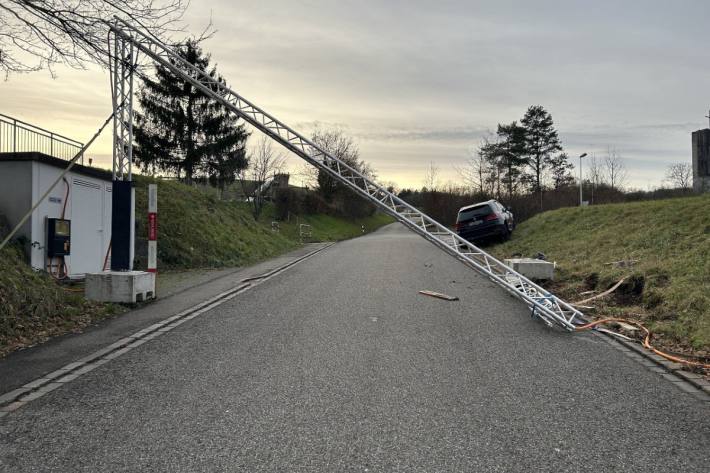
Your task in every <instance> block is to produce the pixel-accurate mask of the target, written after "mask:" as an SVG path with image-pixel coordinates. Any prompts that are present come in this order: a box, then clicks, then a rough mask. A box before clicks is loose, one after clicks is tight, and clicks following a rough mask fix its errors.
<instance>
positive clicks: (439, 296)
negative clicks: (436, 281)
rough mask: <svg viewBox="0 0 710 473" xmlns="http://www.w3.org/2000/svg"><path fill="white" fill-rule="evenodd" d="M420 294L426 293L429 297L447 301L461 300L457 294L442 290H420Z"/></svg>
mask: <svg viewBox="0 0 710 473" xmlns="http://www.w3.org/2000/svg"><path fill="white" fill-rule="evenodd" d="M419 294H424V295H425V296H429V297H436V298H437V299H444V300H445V301H457V300H459V298H458V297H456V296H449V295H446V294H442V293H440V292H434V291H426V290H424V291H419Z"/></svg>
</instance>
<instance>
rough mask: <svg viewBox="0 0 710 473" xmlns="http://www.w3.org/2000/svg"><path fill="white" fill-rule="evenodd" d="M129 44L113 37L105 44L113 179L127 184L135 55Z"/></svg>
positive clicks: (131, 155) (129, 165) (135, 52)
mask: <svg viewBox="0 0 710 473" xmlns="http://www.w3.org/2000/svg"><path fill="white" fill-rule="evenodd" d="M134 45H135V43H134V42H132V41H124V40H123V39H122V38H121V37H119V36H117V35H116V36H114V38H113V42H110V43H109V50H113V58H112V61H111V71H110V72H111V101H112V103H113V110H114V115H113V179H114V180H119V181H130V180H131V163H132V162H133V75H134V74H133V72H134V70H135V68H136V64H137V55H138V51H137V50H136V49H135V47H134Z"/></svg>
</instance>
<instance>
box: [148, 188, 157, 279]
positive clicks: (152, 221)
mask: <svg viewBox="0 0 710 473" xmlns="http://www.w3.org/2000/svg"><path fill="white" fill-rule="evenodd" d="M157 268H158V185H157V184H148V272H151V273H155V272H157Z"/></svg>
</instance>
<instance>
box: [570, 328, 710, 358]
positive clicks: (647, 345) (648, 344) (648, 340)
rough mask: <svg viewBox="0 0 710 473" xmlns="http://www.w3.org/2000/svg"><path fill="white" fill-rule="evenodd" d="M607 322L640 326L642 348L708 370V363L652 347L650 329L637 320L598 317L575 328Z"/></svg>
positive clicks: (577, 329) (580, 329)
mask: <svg viewBox="0 0 710 473" xmlns="http://www.w3.org/2000/svg"><path fill="white" fill-rule="evenodd" d="M608 323H624V324H629V325H633V326H634V327H638V328H640V329H641V330H643V331H644V332H645V334H646V336H645V337H644V339H643V342H641V344H642V345H643V347H644V348H646V349H648V350H651V351H652V352H653V353H655V354H656V355H659V356H662V357H663V358H665V359H667V360H670V361H674V362H676V363H682V364H685V365H689V366H695V367H698V368H704V369H706V370H710V363H700V362H698V361H690V360H686V359H684V358H679V357H677V356H673V355H670V354H668V353H665V352H662V351H661V350H659V349H657V348H655V347H653V346H652V345H651V331H650V330H649V329H647V328H646V327H645V326H643V325H642V324H640V323H639V322H635V321H633V320H625V319H617V318H606V319H600V320H595V321H594V322H590V323H588V324H585V325H580V326H578V327H576V328H575V330H576V331H578V332H581V331H584V330H591V329H593V328H594V327H596V326H597V325H602V324H608Z"/></svg>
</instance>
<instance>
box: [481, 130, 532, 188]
mask: <svg viewBox="0 0 710 473" xmlns="http://www.w3.org/2000/svg"><path fill="white" fill-rule="evenodd" d="M496 135H497V141H496V142H495V143H488V144H486V145H484V146H483V148H482V152H483V153H484V154H485V155H486V156H487V158H488V160H489V161H491V162H492V163H493V164H494V166H495V167H497V168H498V171H499V173H500V175H501V178H502V180H503V182H504V184H505V186H506V187H507V189H508V198H510V197H512V195H513V193H514V192H515V190H516V188H517V187H518V183H519V181H520V176H521V174H522V171H523V166H524V165H525V164H526V163H527V160H526V159H525V150H526V148H525V128H523V127H521V126H520V125H518V123H517V122H513V123H510V124H509V125H501V124H498V131H497V132H496Z"/></svg>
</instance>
